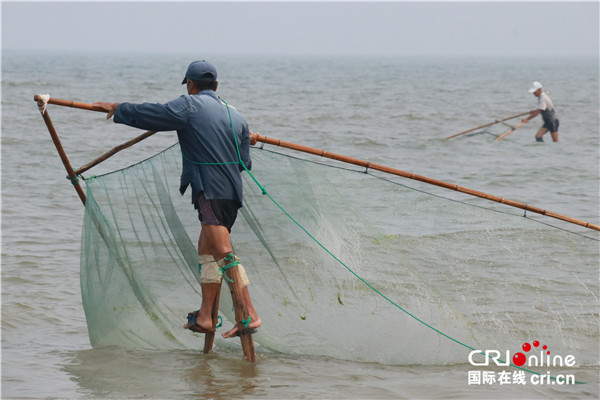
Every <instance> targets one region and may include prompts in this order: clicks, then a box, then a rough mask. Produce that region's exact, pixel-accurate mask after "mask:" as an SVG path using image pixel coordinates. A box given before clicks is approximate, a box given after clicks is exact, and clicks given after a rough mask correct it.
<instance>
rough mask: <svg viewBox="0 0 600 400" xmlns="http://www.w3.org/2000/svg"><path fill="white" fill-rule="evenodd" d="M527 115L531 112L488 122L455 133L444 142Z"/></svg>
mask: <svg viewBox="0 0 600 400" xmlns="http://www.w3.org/2000/svg"><path fill="white" fill-rule="evenodd" d="M527 114H531V111H527V112H524V113H521V114H517V115H513V116H510V117H506V118H503V119H500V120H496V121H494V122H490V123H489V124H485V125H481V126H478V127H475V128H473V129H468V130H466V131H464V132H459V133H456V134H454V135H451V136H448V137H447V138H446V140H448V139H452V138H453V137H456V136H460V135H464V134H465V133H469V132H473V131H474V130H477V129H482V128H487V127H488V126H492V125H494V124H497V123H499V122H504V121H508V120H510V119H514V118H519V117H522V116H523V115H527Z"/></svg>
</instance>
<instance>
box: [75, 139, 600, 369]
mask: <svg viewBox="0 0 600 400" xmlns="http://www.w3.org/2000/svg"><path fill="white" fill-rule="evenodd" d="M251 155H252V159H253V170H252V173H253V174H254V176H255V177H256V179H257V180H258V181H259V182H260V184H261V185H262V186H264V188H265V190H266V191H267V192H268V194H269V195H270V196H271V197H272V198H273V199H274V200H276V202H277V204H278V205H276V204H275V203H274V202H273V201H272V200H271V199H270V198H269V196H267V195H264V194H263V193H262V190H261V188H259V187H258V186H257V185H256V183H255V182H254V181H253V180H252V179H251V178H250V177H249V176H248V174H247V173H243V175H244V191H245V192H244V207H243V208H242V209H241V212H240V215H239V216H238V220H237V222H236V224H235V226H234V228H233V232H232V242H233V245H234V249H235V252H236V253H237V255H238V256H239V257H240V259H241V262H242V263H243V264H244V266H245V267H246V270H247V272H248V275H249V277H250V280H251V281H252V283H251V285H250V293H251V296H252V300H253V303H254V305H255V307H256V309H257V311H258V312H259V314H260V316H261V318H262V320H263V326H262V327H261V328H260V330H259V332H258V333H257V334H256V335H254V340H255V342H256V343H257V344H258V345H259V347H258V350H259V354H260V351H261V348H262V349H263V350H264V349H266V350H264V351H267V350H269V351H276V352H283V353H286V354H306V355H325V356H331V357H337V358H342V359H351V360H359V361H375V362H382V363H390V364H446V363H454V362H459V363H464V362H467V355H468V353H469V352H470V350H469V347H468V346H470V347H473V348H477V349H503V350H506V349H511V350H513V351H517V350H519V346H520V345H521V344H522V343H523V342H525V341H530V340H541V341H544V342H545V343H546V344H548V345H549V346H551V348H552V350H553V351H555V352H556V354H578V355H579V354H580V355H581V357H578V362H580V363H582V364H592V365H597V364H598V348H597V338H598V334H599V330H598V326H599V316H598V308H599V303H598V297H597V295H598V292H599V287H598V271H597V261H598V241H597V239H598V237H597V235H596V234H595V233H594V234H591V235H590V234H589V233H587V234H588V236H589V237H585V236H581V235H578V234H574V233H570V232H568V231H565V230H561V229H555V228H553V227H550V226H547V225H544V224H540V223H537V222H534V221H532V220H530V219H528V218H523V217H522V216H519V215H515V214H519V211H511V212H512V214H507V213H505V212H498V211H494V210H491V209H488V208H483V207H478V206H473V205H469V204H465V203H461V202H457V201H453V200H450V199H447V198H444V197H440V196H439V194H430V193H428V192H427V191H426V190H428V189H430V188H429V187H427V186H426V185H420V186H418V185H417V183H415V182H407V180H406V179H402V178H396V179H394V180H389V179H388V178H387V177H384V176H383V175H381V176H375V175H372V174H371V173H365V172H368V171H364V169H359V170H351V169H348V168H346V166H345V165H344V164H336V165H334V166H331V165H324V164H321V163H319V162H315V161H309V160H306V159H300V158H295V157H293V156H291V155H290V154H281V153H276V152H272V151H269V150H265V149H257V148H253V149H252V151H251ZM180 168H181V153H180V150H179V147H178V146H174V147H172V148H169V149H167V150H166V151H164V152H162V153H160V154H159V155H157V156H155V157H153V158H151V159H148V160H146V161H144V162H142V163H139V164H136V165H133V166H131V167H129V168H127V169H124V170H121V171H116V172H113V173H110V174H107V175H104V176H100V177H96V178H94V179H89V180H88V181H87V187H88V189H87V203H86V212H85V221H84V230H83V235H82V243H83V245H82V254H81V284H82V295H83V304H84V308H85V312H86V317H87V322H88V328H89V335H90V339H91V343H92V345H93V346H107V345H118V346H122V347H126V348H158V349H165V348H173V349H198V350H200V349H201V348H202V344H203V341H202V335H196V334H193V333H191V332H190V331H187V330H184V329H183V328H182V327H181V326H182V325H183V324H184V322H185V316H186V315H187V313H188V312H190V311H193V310H195V309H197V308H199V305H200V299H201V292H200V284H199V274H198V256H197V251H196V241H197V238H198V234H199V230H200V224H199V221H198V218H197V214H196V212H195V210H194V209H193V207H192V205H191V204H190V198H189V195H188V194H186V195H185V196H181V195H180V194H179V192H178V188H179V174H180ZM406 184H410V185H412V186H411V187H409V186H405V185H406ZM282 209H283V210H284V211H282ZM286 213H287V214H286ZM288 214H289V215H288ZM220 309H221V312H222V315H223V316H224V317H225V320H226V321H225V327H229V326H231V325H232V323H231V322H227V320H228V321H234V318H233V312H232V305H231V302H230V297H229V293H228V291H227V289H226V287H225V286H224V288H223V291H222V295H221V307H220ZM221 329H224V328H221ZM238 343H239V341H238V340H234V339H229V340H227V341H226V340H222V339H220V338H219V337H217V341H216V347H217V349H216V350H217V351H218V348H219V347H220V346H238V345H239V344H238Z"/></svg>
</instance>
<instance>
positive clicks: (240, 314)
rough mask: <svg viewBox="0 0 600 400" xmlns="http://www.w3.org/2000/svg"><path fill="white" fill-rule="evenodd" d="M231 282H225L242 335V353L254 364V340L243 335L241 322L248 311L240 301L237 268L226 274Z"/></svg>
mask: <svg viewBox="0 0 600 400" xmlns="http://www.w3.org/2000/svg"><path fill="white" fill-rule="evenodd" d="M227 273H228V274H229V277H230V278H231V280H232V281H233V282H230V281H227V284H228V285H229V291H230V292H231V300H232V302H233V309H234V311H235V322H236V324H237V326H238V328H239V330H240V332H242V334H240V341H241V343H242V351H243V352H244V357H246V360H248V361H250V362H256V351H255V350H254V339H252V334H251V333H243V332H244V329H245V326H244V325H243V324H242V320H244V319H245V318H246V316H247V315H248V311H247V310H246V309H245V307H243V305H242V303H241V301H240V299H241V298H242V297H243V294H242V287H241V286H240V282H241V281H240V274H239V271H238V267H233V268H231V269H229V270H228V272H227Z"/></svg>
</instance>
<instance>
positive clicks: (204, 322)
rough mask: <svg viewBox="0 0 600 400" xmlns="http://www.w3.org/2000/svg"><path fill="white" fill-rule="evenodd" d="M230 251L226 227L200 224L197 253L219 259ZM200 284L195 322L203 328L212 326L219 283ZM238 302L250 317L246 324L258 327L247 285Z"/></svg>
mask: <svg viewBox="0 0 600 400" xmlns="http://www.w3.org/2000/svg"><path fill="white" fill-rule="evenodd" d="M232 252H233V248H232V246H231V239H230V238H229V231H228V230H227V228H226V227H224V226H221V225H204V224H203V225H202V232H201V233H200V238H199V239H198V253H199V254H212V256H213V257H214V258H215V260H221V259H222V258H224V257H225V256H227V255H228V254H229V253H232ZM234 268H235V267H234ZM201 286H202V305H201V307H200V312H199V313H198V317H197V319H196V323H197V324H198V325H200V326H201V327H203V328H209V327H212V306H213V303H214V299H215V296H216V294H217V291H218V289H219V285H218V284H211V283H206V284H202V285H201ZM240 303H241V304H240V305H241V306H242V308H243V309H245V310H246V311H247V313H248V316H249V317H250V318H251V322H250V324H249V325H248V327H250V328H258V327H260V325H261V320H260V317H259V316H258V314H257V313H256V310H255V309H254V305H253V304H252V300H250V293H249V292H248V287H247V286H246V287H244V288H243V289H242V298H241V299H240ZM186 325H187V324H186ZM237 329H238V328H237V326H236V327H234V328H233V329H232V330H230V331H229V332H227V333H225V334H224V335H223V336H224V337H231V336H235V332H236V331H237ZM230 332H232V333H231V336H225V335H227V334H228V333H230Z"/></svg>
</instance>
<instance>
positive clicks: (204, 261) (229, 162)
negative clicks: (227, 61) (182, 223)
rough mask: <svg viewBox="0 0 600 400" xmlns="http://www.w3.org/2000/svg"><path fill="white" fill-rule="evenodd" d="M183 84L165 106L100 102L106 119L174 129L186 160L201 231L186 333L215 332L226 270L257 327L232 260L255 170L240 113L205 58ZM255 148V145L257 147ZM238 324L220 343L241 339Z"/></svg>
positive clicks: (243, 278) (184, 183) (185, 175)
mask: <svg viewBox="0 0 600 400" xmlns="http://www.w3.org/2000/svg"><path fill="white" fill-rule="evenodd" d="M182 84H185V85H187V93H188V95H187V96H180V97H178V98H176V99H174V100H171V101H170V102H168V103H166V104H158V103H156V104H154V103H143V104H132V103H120V104H119V103H105V102H102V103H95V104H94V105H95V106H98V107H101V108H102V109H104V110H106V111H108V115H107V119H108V118H110V117H112V116H113V115H114V117H115V118H114V121H115V122H116V123H120V124H126V125H129V126H133V127H136V128H140V129H145V130H151V131H171V130H175V131H177V136H178V138H179V143H180V147H181V153H182V157H183V171H182V173H181V185H180V189H179V190H180V192H181V194H183V193H184V192H185V191H186V189H187V187H188V186H191V189H192V203H193V204H194V207H195V208H196V209H197V210H198V218H199V219H200V222H201V226H202V229H201V231H200V237H199V239H198V253H199V259H200V265H201V270H200V281H201V282H200V283H201V287H202V304H201V307H200V309H199V310H198V311H194V312H191V313H189V315H188V322H187V324H185V326H184V328H187V329H190V330H192V331H194V332H198V333H208V332H214V328H213V320H212V307H213V304H214V302H215V299H216V295H217V291H218V290H219V288H220V286H221V281H222V276H223V275H227V269H228V268H233V267H235V268H238V271H239V277H240V286H241V287H242V298H241V299H239V302H240V305H241V306H242V309H243V310H244V312H245V313H247V314H246V315H244V324H245V326H246V330H249V331H250V332H252V331H253V330H254V329H255V328H258V327H260V325H261V320H260V317H259V316H258V315H257V314H256V311H255V309H254V306H253V305H252V301H251V300H250V294H249V292H248V287H247V285H248V284H249V283H250V281H249V280H248V277H247V275H246V272H245V271H244V268H243V267H242V265H241V264H239V259H238V258H237V257H236V256H235V255H234V253H233V249H232V246H231V240H230V237H229V234H230V232H231V227H232V226H233V223H234V222H235V219H236V217H237V214H238V209H239V208H240V207H241V206H242V177H241V171H243V170H244V167H243V166H242V165H241V162H243V163H244V164H245V165H246V167H247V168H248V169H250V168H251V167H252V163H251V160H250V144H251V141H253V138H252V139H251V137H250V131H249V130H248V124H247V122H246V120H245V119H244V117H243V116H242V115H241V114H240V113H238V111H237V110H236V109H235V108H233V107H230V106H228V105H226V104H225V103H224V102H223V101H221V99H219V97H217V95H216V93H215V91H216V90H217V85H218V82H217V70H216V68H215V67H214V66H213V65H212V64H210V63H208V62H206V61H204V60H202V61H194V62H193V63H191V64H190V65H189V67H188V69H187V72H186V74H185V77H184V79H183V82H182ZM252 144H253V143H252ZM239 329H240V328H239V326H238V325H237V324H236V325H235V326H234V327H233V329H231V330H229V331H227V332H225V333H224V334H223V337H233V336H236V334H240V333H242V332H239Z"/></svg>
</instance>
